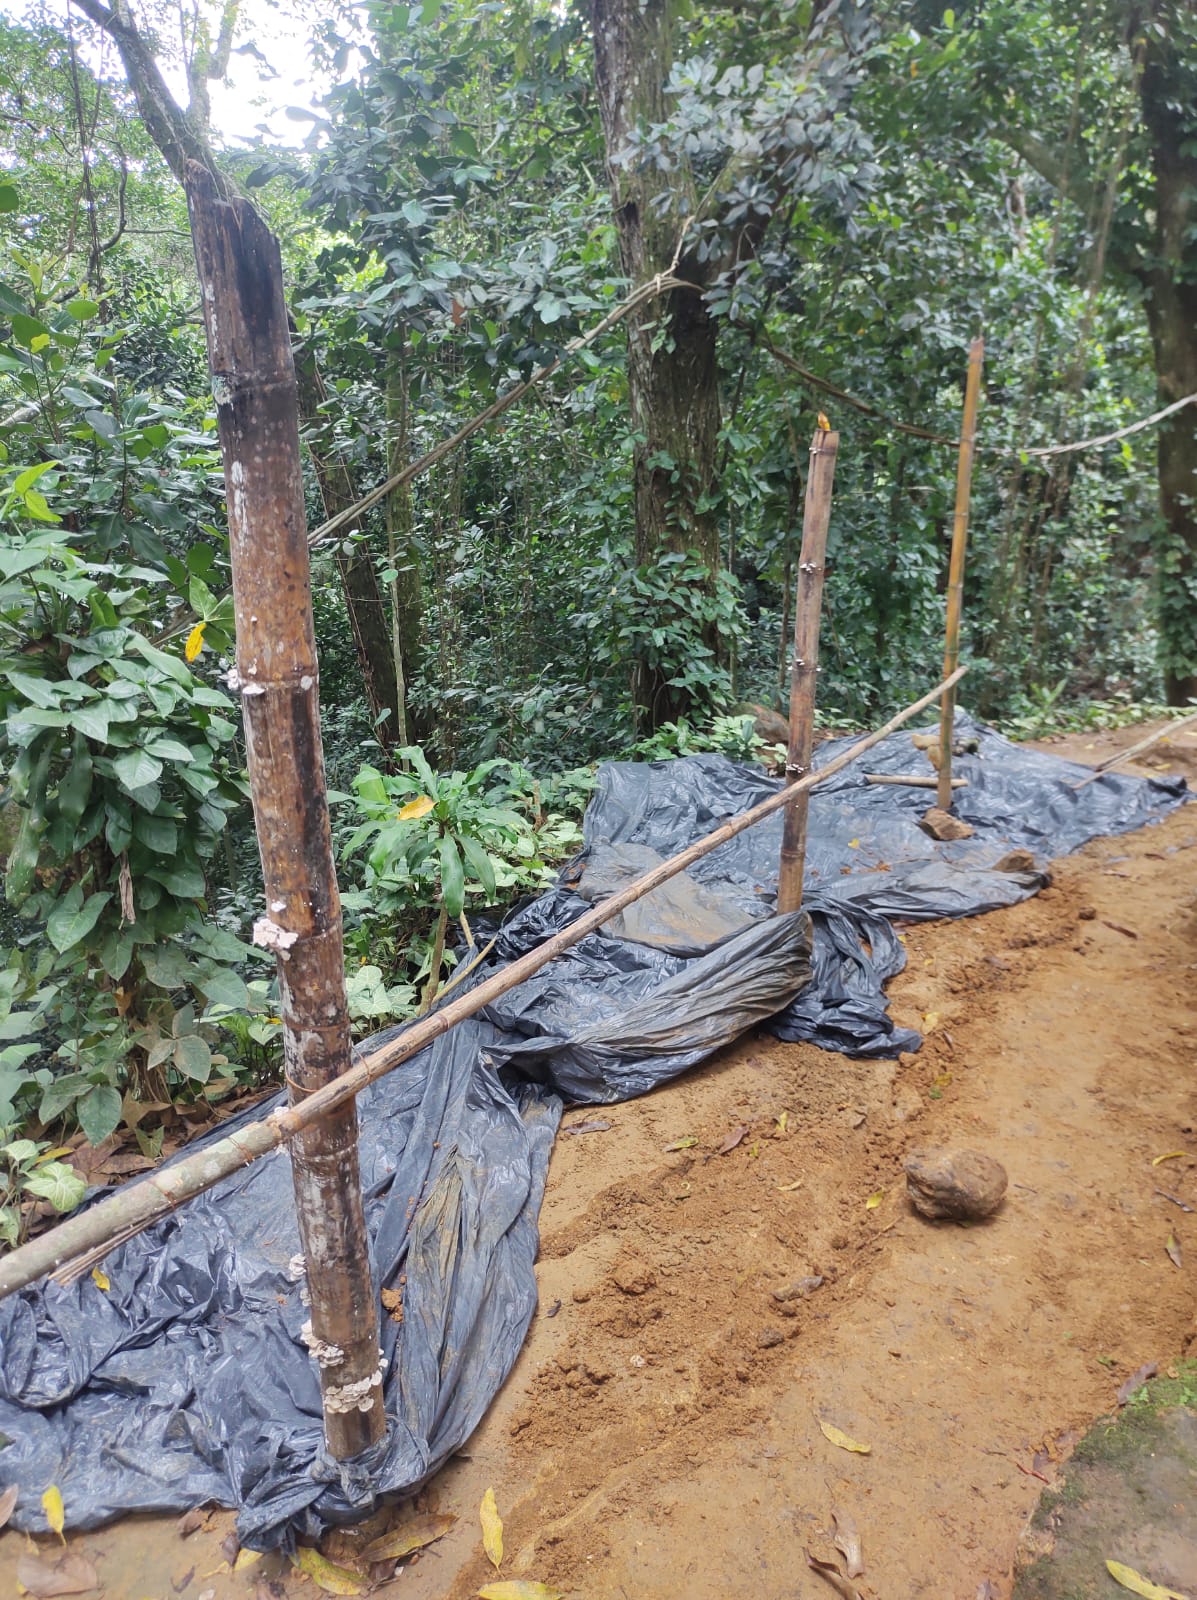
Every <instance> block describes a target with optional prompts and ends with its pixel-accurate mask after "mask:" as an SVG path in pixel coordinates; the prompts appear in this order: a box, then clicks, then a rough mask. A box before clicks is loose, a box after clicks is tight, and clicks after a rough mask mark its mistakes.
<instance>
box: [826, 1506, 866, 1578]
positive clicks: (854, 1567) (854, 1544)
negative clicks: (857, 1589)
mask: <svg viewBox="0 0 1197 1600" xmlns="http://www.w3.org/2000/svg"><path fill="white" fill-rule="evenodd" d="M831 1520H832V1522H834V1523H835V1538H834V1539H833V1540H832V1541H831V1542H832V1544H833V1545H834V1546H835V1547H836V1549H837V1550H838V1551H839V1553H840V1554H841V1555H842V1556H843V1558H844V1565H845V1566H846V1567H847V1569H848V1576H849V1577H850V1578H859V1577H860V1575H861V1573H862V1572H863V1571H864V1559H863V1557H862V1555H861V1552H860V1534H859V1533H857V1531H856V1519H855V1518H854V1517H853V1515H852V1513H851V1512H850V1511H842V1510H841V1509H840V1508H839V1506H832V1508H831Z"/></svg>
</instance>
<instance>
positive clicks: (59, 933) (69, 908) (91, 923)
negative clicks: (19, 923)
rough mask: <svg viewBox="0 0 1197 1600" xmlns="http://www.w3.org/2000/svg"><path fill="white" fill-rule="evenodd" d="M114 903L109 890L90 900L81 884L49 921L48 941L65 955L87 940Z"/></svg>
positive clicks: (62, 900)
mask: <svg viewBox="0 0 1197 1600" xmlns="http://www.w3.org/2000/svg"><path fill="white" fill-rule="evenodd" d="M111 899H112V895H111V893H110V892H109V891H108V890H107V889H105V890H103V891H102V892H101V893H99V894H92V895H88V897H87V899H86V900H84V899H83V891H82V889H81V888H80V887H79V885H78V884H75V885H74V886H73V887H72V888H71V889H69V890H68V891H67V893H66V894H65V895H64V896H63V897H62V899H61V900H59V901H58V902H57V903H56V905H55V907H54V909H53V911H51V913H50V915H49V916H48V917H47V918H46V937H47V938H48V939H49V941H50V943H51V944H52V945H53V946H54V948H55V950H57V951H58V952H59V954H61V953H62V952H63V951H66V950H71V949H73V948H74V947H75V945H77V944H78V943H79V941H80V940H81V939H86V938H87V935H88V934H89V933H90V932H91V930H92V929H93V928H94V927H95V925H96V923H97V922H98V921H99V920H100V916H101V913H102V912H103V910H104V907H105V906H106V905H107V904H108V902H109V901H110V900H111Z"/></svg>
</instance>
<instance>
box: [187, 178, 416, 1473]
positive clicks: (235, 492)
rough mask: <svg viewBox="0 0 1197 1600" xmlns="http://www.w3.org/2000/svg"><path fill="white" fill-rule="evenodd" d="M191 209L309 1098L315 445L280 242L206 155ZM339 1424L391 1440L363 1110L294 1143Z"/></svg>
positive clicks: (272, 884)
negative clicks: (309, 439) (221, 185)
mask: <svg viewBox="0 0 1197 1600" xmlns="http://www.w3.org/2000/svg"><path fill="white" fill-rule="evenodd" d="M186 188H187V204H188V208H189V210H190V213H191V230H192V236H193V238H194V241H195V259H196V267H197V270H198V273H199V283H200V293H201V296H202V300H203V307H204V321H205V324H206V326H207V332H208V359H209V363H210V365H211V369H212V391H213V394H214V395H215V397H216V408H217V415H218V418H219V422H220V446H221V452H222V455H223V457H224V474H225V489H226V493H227V497H228V509H229V555H230V559H231V562H232V568H233V602H234V608H235V612H236V618H237V667H236V675H235V680H234V682H233V687H235V688H237V689H239V690H240V694H241V705H242V712H243V716H244V722H245V745H246V757H247V761H248V765H249V778H250V784H251V787H252V790H253V803H254V819H255V822H256V825H257V833H258V847H259V850H260V852H261V857H262V877H263V880H264V884H265V890H266V911H267V914H266V915H265V916H264V917H262V918H260V919H259V921H258V923H257V925H256V926H255V928H254V942H255V943H256V944H259V945H261V946H263V947H264V948H265V949H268V950H272V951H273V952H274V954H275V956H276V958H277V961H278V976H279V991H280V1007H279V1009H280V1012H281V1014H282V1019H283V1048H284V1060H285V1064H286V1073H287V1087H288V1093H289V1097H290V1100H291V1103H292V1104H298V1103H301V1102H302V1101H303V1100H304V1099H305V1098H306V1097H307V1096H308V1095H310V1094H311V1093H312V1092H313V1091H314V1090H316V1089H320V1088H322V1087H323V1086H324V1085H326V1084H329V1083H331V1082H332V1081H333V1080H335V1079H336V1078H337V1077H338V1076H339V1075H340V1074H341V1073H344V1072H346V1071H347V1070H348V1069H349V1066H350V1064H351V1051H352V1045H351V1040H350V1031H349V1012H348V1007H347V1004H346V999H345V964H344V955H343V951H342V940H341V903H340V898H339V896H338V893H337V880H336V871H335V868H334V865H333V854H332V838H331V834H330V831H329V823H328V801H327V798H326V794H325V786H324V754H323V749H322V746H321V742H320V711H319V701H318V692H317V671H316V643H315V634H314V631H313V624H312V596H311V579H310V573H309V565H308V543H307V523H306V519H305V516H304V500H303V479H302V475H301V469H300V454H299V405H298V394H297V390H296V381H295V367H294V363H293V361H292V357H291V340H290V334H289V331H288V326H287V308H286V303H285V301H284V299H283V277H282V261H281V258H280V255H279V247H278V242H277V240H276V239H275V238H274V235H273V234H272V233H271V232H270V230H269V229H268V228H267V227H266V225H265V223H264V222H263V221H262V219H261V218H260V217H259V216H258V214H257V212H256V211H255V210H254V209H253V207H252V206H251V205H250V204H249V202H248V201H246V200H242V199H225V198H223V197H222V196H221V194H220V192H219V191H218V189H217V186H216V184H215V182H214V181H213V179H212V176H211V174H210V173H209V172H208V171H207V170H206V169H205V168H203V167H201V166H200V165H198V164H197V163H191V164H190V165H189V166H188V168H187V173H186ZM291 1163H292V1168H293V1173H294V1181H295V1205H296V1210H297V1212H298V1217H299V1233H300V1239H301V1242H302V1245H303V1254H304V1263H305V1267H306V1271H307V1281H308V1290H309V1294H310V1298H311V1306H312V1321H311V1333H310V1337H309V1340H308V1343H309V1346H310V1348H311V1351H312V1355H313V1357H314V1358H315V1360H316V1361H317V1362H318V1363H319V1367H320V1382H321V1390H322V1393H323V1398H324V1427H325V1436H326V1439H327V1441H328V1447H329V1450H330V1452H331V1453H332V1455H333V1456H334V1457H336V1458H337V1459H338V1460H344V1459H346V1458H348V1457H350V1456H354V1455H357V1454H358V1453H359V1452H360V1451H362V1450H363V1449H365V1448H366V1446H367V1445H370V1444H373V1443H374V1442H375V1441H376V1440H378V1439H379V1438H381V1436H382V1434H383V1432H384V1430H385V1427H386V1419H385V1416H384V1413H383V1400H382V1378H381V1372H380V1369H379V1346H378V1308H377V1298H376V1296H375V1292H374V1283H373V1275H372V1272H371V1268H370V1254H369V1245H368V1241H367V1236H366V1224H365V1217H364V1214H363V1209H362V1193H361V1182H360V1178H359V1174H358V1153H357V1108H356V1106H355V1104H354V1103H353V1102H352V1101H349V1102H347V1103H345V1104H344V1105H342V1106H340V1107H338V1108H337V1109H336V1110H335V1111H332V1112H330V1113H329V1114H328V1115H326V1116H323V1117H321V1118H320V1119H319V1120H318V1121H316V1122H314V1123H312V1124H311V1126H309V1127H308V1128H306V1129H305V1130H304V1132H303V1133H302V1134H301V1135H300V1136H299V1137H298V1138H297V1139H296V1140H294V1141H293V1143H292V1146H291Z"/></svg>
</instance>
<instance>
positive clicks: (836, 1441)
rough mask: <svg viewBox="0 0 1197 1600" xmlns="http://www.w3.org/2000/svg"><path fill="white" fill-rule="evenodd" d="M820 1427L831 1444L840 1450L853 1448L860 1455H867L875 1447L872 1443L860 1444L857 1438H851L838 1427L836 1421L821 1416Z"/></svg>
mask: <svg viewBox="0 0 1197 1600" xmlns="http://www.w3.org/2000/svg"><path fill="white" fill-rule="evenodd" d="M819 1428H820V1430H821V1431H822V1434H823V1437H824V1438H825V1439H826V1440H828V1441H829V1442H830V1443H831V1444H833V1445H835V1446H837V1448H839V1449H840V1450H851V1451H853V1452H854V1453H855V1454H856V1455H858V1456H867V1455H871V1454H872V1450H873V1447H872V1445H871V1444H858V1443H857V1441H856V1440H855V1439H850V1438H849V1437H848V1435H847V1434H846V1433H844V1432H843V1431H842V1430H841V1429H839V1428H837V1427H836V1426H835V1425H834V1423H831V1422H824V1421H823V1419H822V1417H820V1418H819Z"/></svg>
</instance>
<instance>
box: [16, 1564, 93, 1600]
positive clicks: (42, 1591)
mask: <svg viewBox="0 0 1197 1600" xmlns="http://www.w3.org/2000/svg"><path fill="white" fill-rule="evenodd" d="M17 1582H18V1583H19V1584H21V1585H22V1586H23V1587H24V1588H25V1589H27V1590H28V1591H29V1593H30V1594H31V1595H33V1596H34V1597H35V1600H54V1596H55V1595H60V1594H88V1593H89V1592H90V1591H91V1590H92V1589H94V1588H95V1587H96V1586H97V1584H98V1583H99V1578H98V1576H97V1574H96V1569H95V1566H94V1564H93V1563H92V1562H90V1561H89V1560H88V1559H87V1557H86V1556H84V1555H79V1554H77V1553H75V1552H72V1553H71V1554H70V1555H65V1556H60V1557H59V1558H58V1560H57V1561H56V1562H55V1563H54V1564H53V1566H51V1564H50V1563H49V1562H48V1561H43V1560H42V1558H41V1556H22V1557H21V1558H20V1560H19V1561H18V1562H17Z"/></svg>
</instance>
